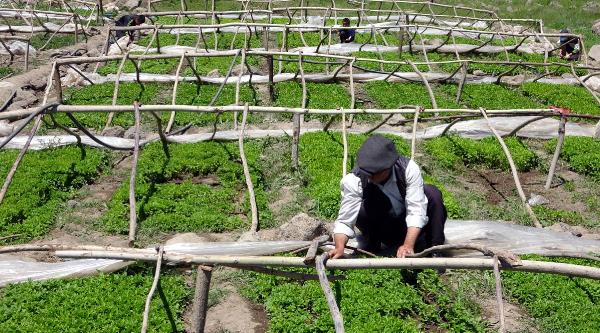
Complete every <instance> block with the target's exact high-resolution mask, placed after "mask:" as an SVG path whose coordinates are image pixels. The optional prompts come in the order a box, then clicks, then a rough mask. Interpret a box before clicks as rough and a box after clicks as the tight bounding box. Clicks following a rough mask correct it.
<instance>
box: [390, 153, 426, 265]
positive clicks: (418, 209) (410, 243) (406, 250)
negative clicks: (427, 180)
mask: <svg viewBox="0 0 600 333" xmlns="http://www.w3.org/2000/svg"><path fill="white" fill-rule="evenodd" d="M423 184H424V183H423V176H422V175H421V170H420V169H419V166H418V165H417V164H416V163H415V162H413V161H412V160H411V161H410V162H409V163H408V165H407V166H406V198H405V200H404V201H405V204H406V226H407V231H406V237H405V238H404V243H403V244H402V245H401V246H400V247H399V248H398V251H397V252H396V256H397V257H398V258H404V257H405V256H406V255H407V254H412V253H414V250H415V243H416V242H417V238H419V234H420V233H421V229H422V228H423V227H424V226H425V225H426V224H427V222H428V221H429V220H428V218H427V203H428V202H427V197H426V196H425V192H424V191H423Z"/></svg>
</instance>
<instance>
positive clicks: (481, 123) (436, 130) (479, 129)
mask: <svg viewBox="0 0 600 333" xmlns="http://www.w3.org/2000/svg"><path fill="white" fill-rule="evenodd" d="M531 118H532V117H529V116H528V117H494V118H490V120H491V122H492V124H493V126H494V128H495V129H496V130H497V131H498V132H499V133H500V135H504V134H508V133H510V132H511V131H512V130H513V129H514V128H516V127H517V126H519V125H521V124H522V123H524V122H526V121H527V120H529V119H531ZM309 126H310V125H307V126H305V127H303V128H302V129H301V130H300V133H301V134H304V133H311V132H318V131H322V130H323V128H322V127H312V128H311V127H309ZM447 126H448V124H442V125H434V126H431V127H427V128H424V129H422V130H418V131H417V139H430V138H434V137H437V136H440V135H441V134H442V132H443V131H444V129H445V128H446V127H447ZM594 130H595V129H594V126H593V125H591V124H576V123H572V122H569V123H567V126H566V135H567V136H587V137H593V136H594ZM292 132H293V131H292V128H291V125H290V127H289V128H280V129H272V130H268V129H267V130H263V129H252V128H251V129H247V130H246V131H245V133H244V135H245V137H246V138H248V139H260V138H267V137H281V136H291V135H292ZM348 132H349V133H354V134H356V133H362V132H364V130H362V131H361V130H354V129H353V130H349V131H348ZM375 133H380V134H390V135H396V136H399V137H401V138H403V139H406V140H410V139H411V138H412V133H411V132H409V131H408V129H402V128H398V127H395V128H382V129H379V130H377V131H375ZM449 133H451V134H455V135H459V136H462V137H466V138H471V139H481V138H485V137H488V136H492V135H493V133H492V131H491V130H490V128H489V127H488V125H487V122H486V121H485V120H484V119H476V120H467V121H461V122H458V123H456V124H455V125H454V126H452V127H451V128H450V130H449ZM557 135H558V120H556V119H550V118H547V119H542V120H539V121H537V122H534V123H531V124H529V125H527V126H526V127H524V128H523V129H521V130H520V131H519V132H518V136H520V137H526V138H532V139H551V138H554V137H556V136H557ZM98 138H99V139H100V140H102V141H103V142H105V143H108V144H110V145H113V146H117V147H120V148H130V149H133V145H134V140H133V139H125V138H119V137H108V136H98ZM211 138H213V139H215V140H221V141H230V140H238V138H239V131H236V130H221V131H217V132H216V133H215V135H214V137H213V133H212V131H210V132H209V131H207V132H206V133H197V134H183V135H174V136H170V137H169V141H170V142H175V143H195V142H202V141H207V140H211ZM157 140H159V137H158V134H156V135H152V136H150V137H148V138H146V139H144V140H141V141H140V144H141V145H145V144H147V143H149V142H152V141H157ZM26 142H27V136H24V135H19V136H16V137H14V138H13V139H12V140H11V141H10V142H9V143H8V144H6V146H5V147H4V149H21V148H22V147H23V146H24V145H25V143H26ZM81 142H82V143H83V144H84V145H87V146H91V147H98V148H100V147H103V146H102V145H100V144H98V143H97V142H95V141H93V140H92V139H90V138H89V137H88V136H85V135H81ZM76 143H77V138H75V137H74V136H71V135H40V136H36V137H34V138H33V140H32V141H31V144H30V145H29V149H31V150H42V149H48V148H52V147H59V146H66V145H72V144H76Z"/></svg>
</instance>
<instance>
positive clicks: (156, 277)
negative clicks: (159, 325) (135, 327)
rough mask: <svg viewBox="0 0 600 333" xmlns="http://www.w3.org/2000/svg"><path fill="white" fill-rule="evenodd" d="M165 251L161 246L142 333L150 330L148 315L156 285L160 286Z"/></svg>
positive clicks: (145, 310)
mask: <svg viewBox="0 0 600 333" xmlns="http://www.w3.org/2000/svg"><path fill="white" fill-rule="evenodd" d="M163 251H164V248H163V247H162V246H160V247H159V248H158V258H157V259H156V270H155V271H154V280H153V281H152V287H150V292H149V293H148V297H146V304H145V305H144V315H143V319H142V330H141V332H142V333H146V332H147V331H148V317H149V316H150V304H151V303H152V297H153V296H154V292H155V291H156V287H157V286H158V282H159V280H160V267H161V265H162V259H163Z"/></svg>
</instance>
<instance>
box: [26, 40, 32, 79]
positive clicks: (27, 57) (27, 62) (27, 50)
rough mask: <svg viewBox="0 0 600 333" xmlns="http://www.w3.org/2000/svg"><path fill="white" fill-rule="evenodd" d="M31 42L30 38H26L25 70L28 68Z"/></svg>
mask: <svg viewBox="0 0 600 333" xmlns="http://www.w3.org/2000/svg"><path fill="white" fill-rule="evenodd" d="M30 44H31V40H30V39H28V40H27V49H26V50H25V71H26V72H27V71H28V70H29V47H30Z"/></svg>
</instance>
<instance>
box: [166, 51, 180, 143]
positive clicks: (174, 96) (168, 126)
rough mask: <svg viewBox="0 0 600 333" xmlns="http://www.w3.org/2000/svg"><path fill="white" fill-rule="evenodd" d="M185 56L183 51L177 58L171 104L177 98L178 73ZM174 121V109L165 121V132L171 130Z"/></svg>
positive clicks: (173, 103)
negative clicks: (167, 120) (177, 63)
mask: <svg viewBox="0 0 600 333" xmlns="http://www.w3.org/2000/svg"><path fill="white" fill-rule="evenodd" d="M184 58H185V52H183V54H182V55H181V58H180V59H179V65H178V66H177V70H176V71H175V83H174V84H173V94H172V95H171V104H172V105H175V101H176V100H177V86H178V85H179V73H180V72H181V67H182V66H183V59H184ZM174 122H175V111H172V112H171V116H170V117H169V122H168V123H167V128H166V129H165V131H166V132H167V133H169V132H171V128H172V127H173V123H174Z"/></svg>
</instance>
